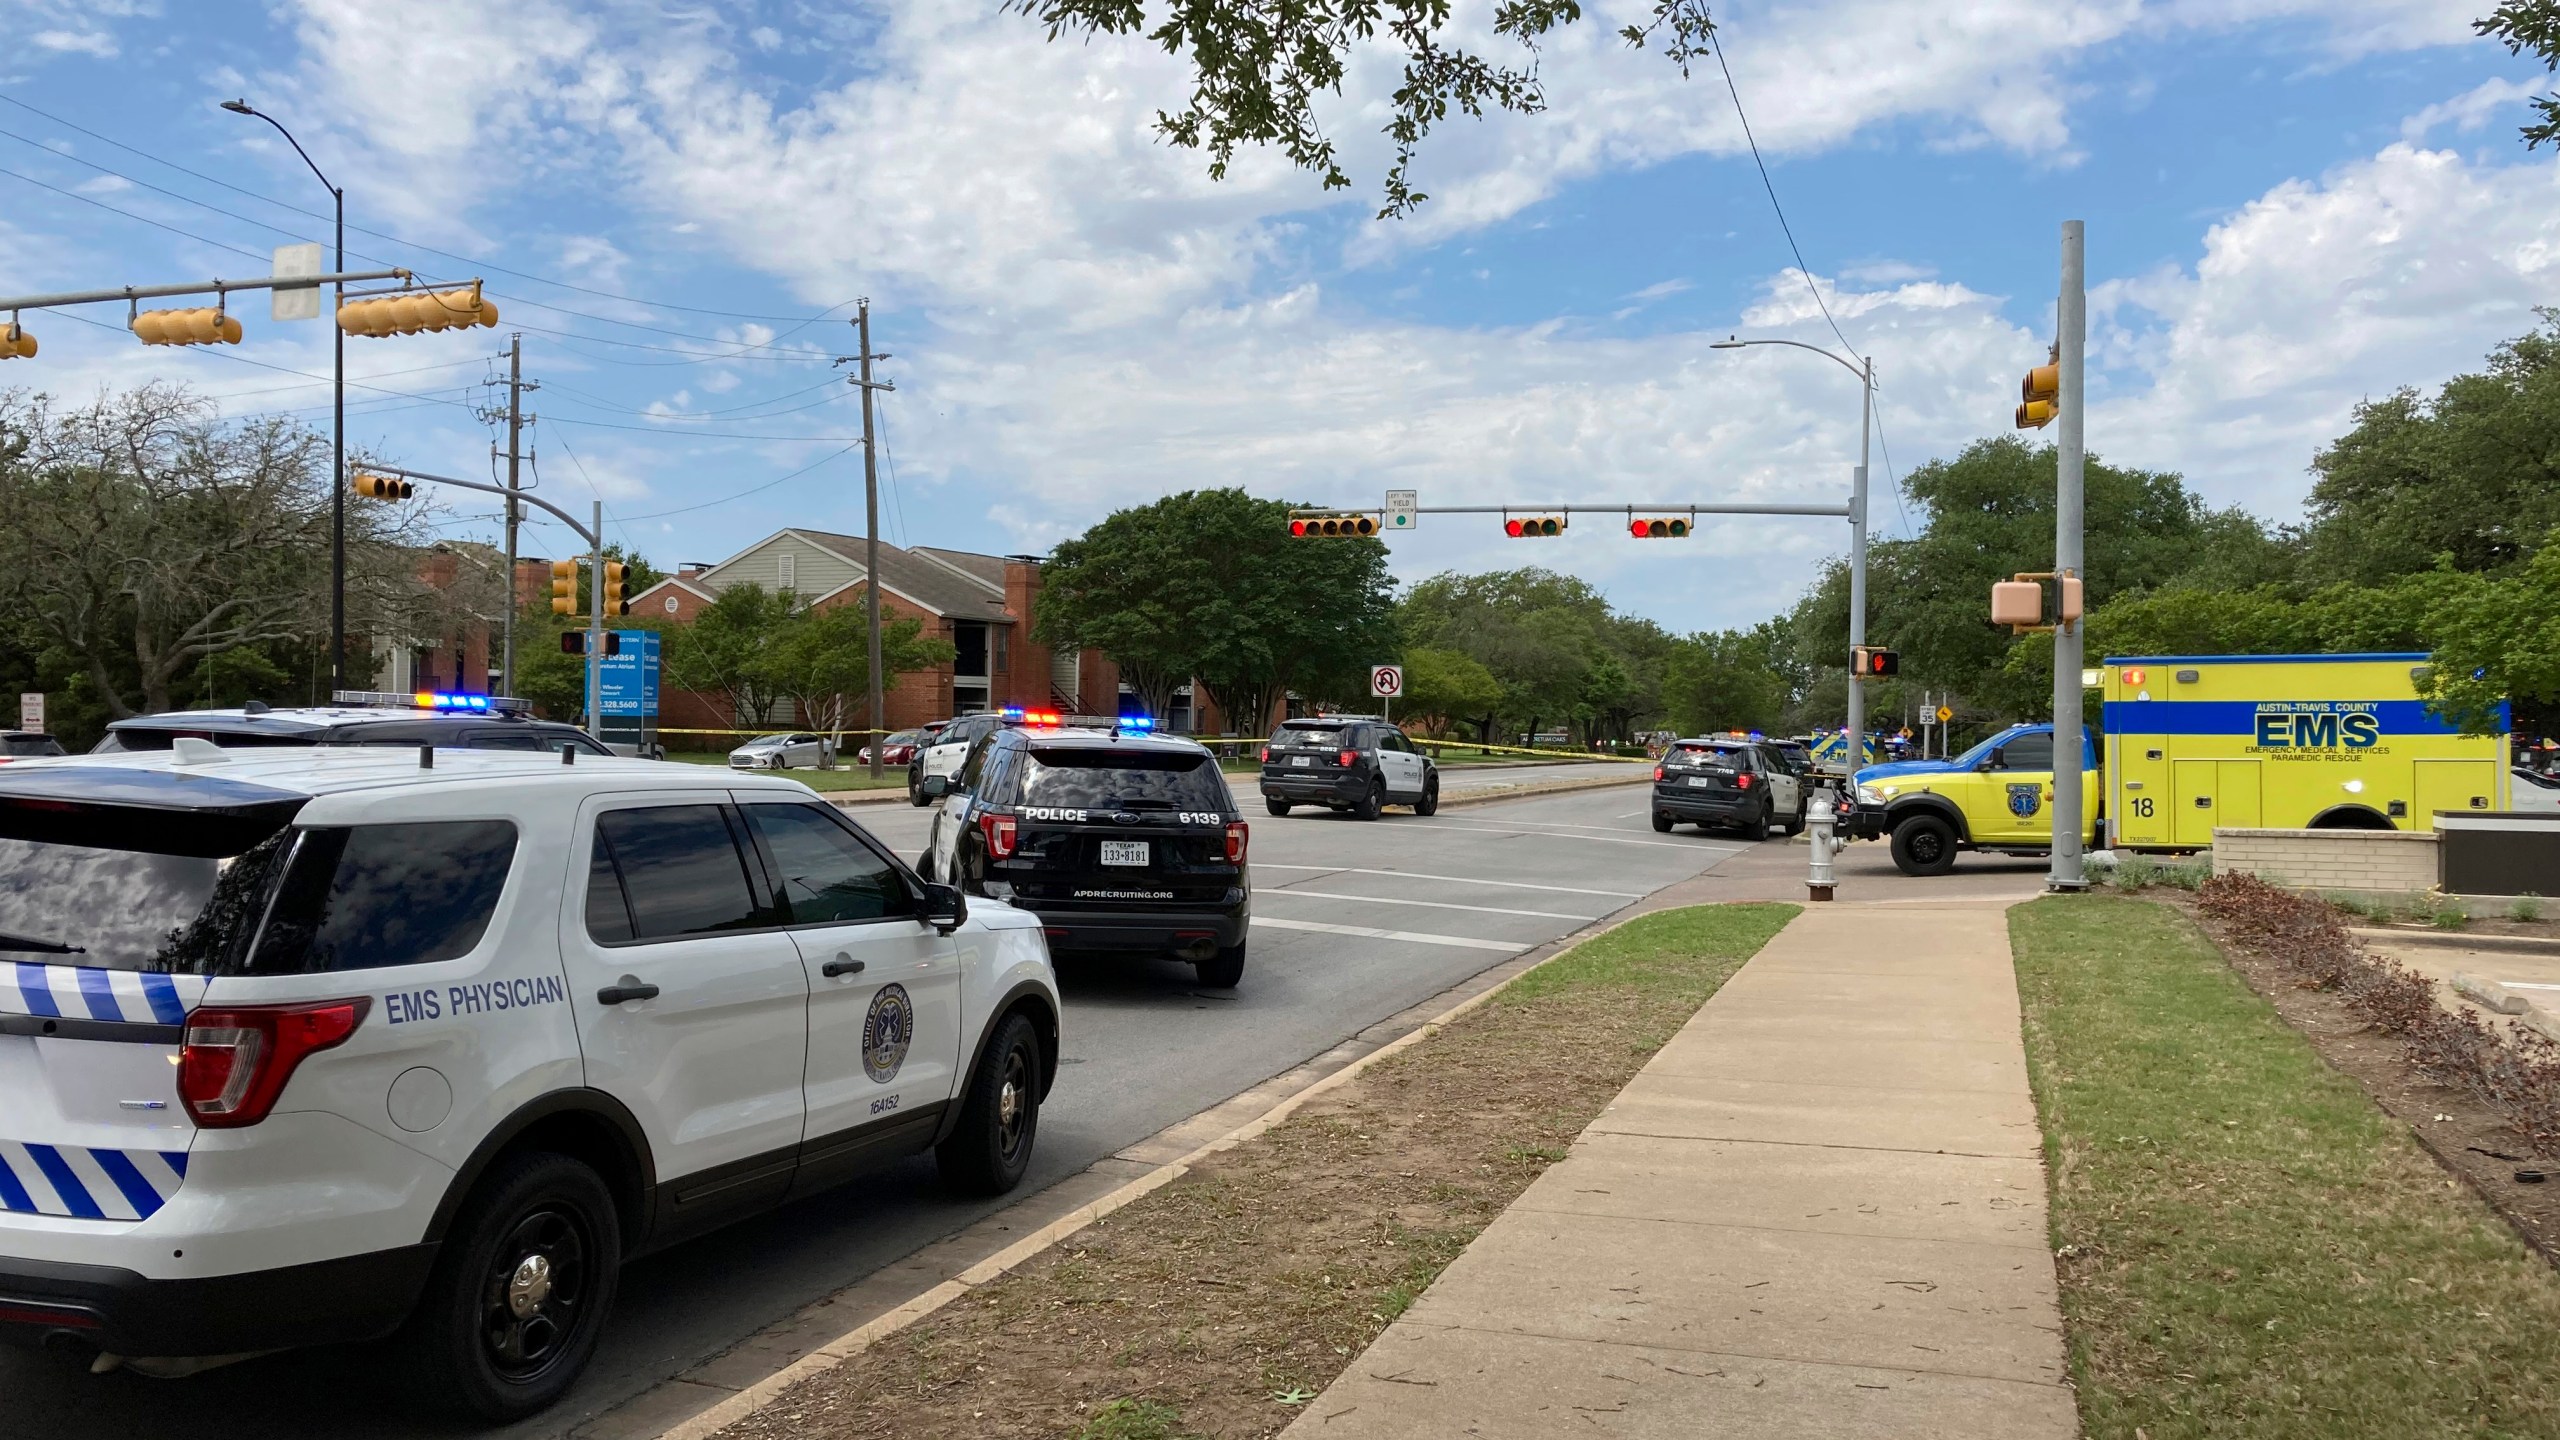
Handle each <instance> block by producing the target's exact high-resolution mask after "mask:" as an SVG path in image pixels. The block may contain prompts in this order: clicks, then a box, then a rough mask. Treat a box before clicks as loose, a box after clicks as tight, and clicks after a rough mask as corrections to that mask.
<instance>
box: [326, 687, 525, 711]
mask: <svg viewBox="0 0 2560 1440" xmlns="http://www.w3.org/2000/svg"><path fill="white" fill-rule="evenodd" d="M330 699H331V700H333V701H335V702H336V703H337V704H340V705H361V706H363V707H365V708H367V709H371V710H437V711H443V712H446V713H460V714H467V715H525V714H530V713H532V710H533V704H532V702H531V701H528V700H519V699H516V698H515V697H513V696H508V695H471V694H465V693H460V692H454V691H444V690H417V691H401V690H339V691H336V692H333V693H332V694H331V696H330Z"/></svg>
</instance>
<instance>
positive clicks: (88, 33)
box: [27, 30, 116, 60]
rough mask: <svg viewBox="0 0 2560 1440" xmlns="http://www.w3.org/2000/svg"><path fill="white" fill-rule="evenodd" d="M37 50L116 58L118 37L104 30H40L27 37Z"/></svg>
mask: <svg viewBox="0 0 2560 1440" xmlns="http://www.w3.org/2000/svg"><path fill="white" fill-rule="evenodd" d="M27 38H28V39H29V40H31V41H33V42H34V43H35V45H36V48H38V49H40V50H50V51H52V52H53V53H55V54H57V55H62V54H78V55H90V56H94V57H96V58H98V59H100V60H113V59H114V58H116V37H114V36H113V35H110V34H108V33H107V32H105V31H103V30H39V31H37V32H36V33H35V34H33V35H30V36H28V37H27Z"/></svg>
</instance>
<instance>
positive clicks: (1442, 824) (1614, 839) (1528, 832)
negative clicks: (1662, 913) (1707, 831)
mask: <svg viewBox="0 0 2560 1440" xmlns="http://www.w3.org/2000/svg"><path fill="white" fill-rule="evenodd" d="M1428 824H1429V826H1430V828H1432V829H1435V830H1455V829H1466V830H1469V831H1472V832H1474V833H1476V834H1480V835H1482V834H1503V835H1520V836H1526V837H1527V838H1529V839H1533V840H1589V841H1595V842H1597V843H1599V844H1602V845H1651V846H1653V847H1655V848H1657V849H1663V850H1686V851H1688V852H1690V853H1691V854H1693V855H1696V854H1707V855H1739V854H1741V853H1742V852H1743V851H1745V850H1748V849H1750V848H1751V847H1750V846H1748V845H1700V844H1693V843H1690V842H1687V841H1682V840H1636V839H1632V838H1628V837H1624V836H1618V835H1559V834H1557V833H1555V831H1553V830H1537V829H1532V828H1530V827H1529V826H1526V825H1471V824H1469V823H1468V822H1466V821H1464V820H1433V821H1430V822H1428Z"/></svg>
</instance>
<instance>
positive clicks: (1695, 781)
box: [1689, 775, 1716, 790]
mask: <svg viewBox="0 0 2560 1440" xmlns="http://www.w3.org/2000/svg"><path fill="white" fill-rule="evenodd" d="M1689 783H1690V784H1692V785H1695V786H1697V787H1698V788H1699V789H1701V790H1707V789H1712V788H1714V786H1715V783H1716V782H1715V781H1713V780H1710V779H1708V778H1707V777H1706V776H1704V775H1692V776H1690V777H1689Z"/></svg>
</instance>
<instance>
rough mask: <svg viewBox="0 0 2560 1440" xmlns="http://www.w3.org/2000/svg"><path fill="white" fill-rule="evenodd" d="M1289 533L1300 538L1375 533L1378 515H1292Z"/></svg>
mask: <svg viewBox="0 0 2560 1440" xmlns="http://www.w3.org/2000/svg"><path fill="white" fill-rule="evenodd" d="M1289 533H1290V534H1291V535H1293V536H1296V537H1298V538H1300V539H1315V538H1321V537H1325V536H1340V535H1375V534H1377V533H1378V517H1377V516H1375V515H1365V514H1348V515H1292V516H1290V517H1289Z"/></svg>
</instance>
